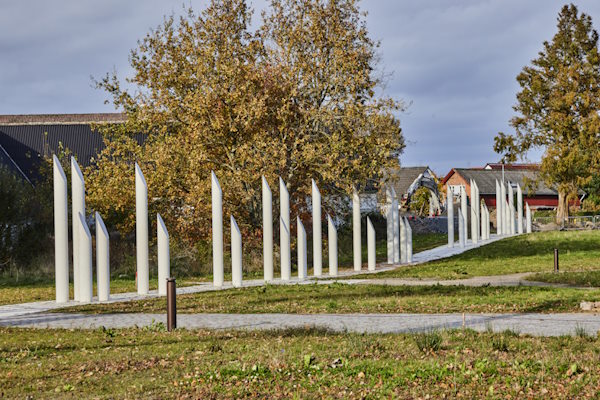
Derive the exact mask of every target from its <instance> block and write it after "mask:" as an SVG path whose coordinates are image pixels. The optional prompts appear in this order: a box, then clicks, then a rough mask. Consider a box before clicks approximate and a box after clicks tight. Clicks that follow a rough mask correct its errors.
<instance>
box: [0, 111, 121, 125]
mask: <svg viewBox="0 0 600 400" xmlns="http://www.w3.org/2000/svg"><path fill="white" fill-rule="evenodd" d="M124 121H125V114H123V113H94V114H15V115H0V125H4V126H7V125H82V124H91V123H118V122H124Z"/></svg>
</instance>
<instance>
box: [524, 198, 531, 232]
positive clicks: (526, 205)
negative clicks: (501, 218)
mask: <svg viewBox="0 0 600 400" xmlns="http://www.w3.org/2000/svg"><path fill="white" fill-rule="evenodd" d="M525 214H526V216H525V219H526V223H527V229H526V232H527V233H531V207H529V203H525Z"/></svg>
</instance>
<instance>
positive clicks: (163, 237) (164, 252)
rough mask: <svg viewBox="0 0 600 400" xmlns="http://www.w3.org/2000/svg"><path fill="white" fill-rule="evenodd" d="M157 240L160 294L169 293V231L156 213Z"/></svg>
mask: <svg viewBox="0 0 600 400" xmlns="http://www.w3.org/2000/svg"><path fill="white" fill-rule="evenodd" d="M156 240H157V247H158V295H159V296H166V295H167V279H168V278H170V277H171V251H170V247H169V231H168V230H167V227H166V225H165V221H163V219H162V217H161V216H160V214H156Z"/></svg>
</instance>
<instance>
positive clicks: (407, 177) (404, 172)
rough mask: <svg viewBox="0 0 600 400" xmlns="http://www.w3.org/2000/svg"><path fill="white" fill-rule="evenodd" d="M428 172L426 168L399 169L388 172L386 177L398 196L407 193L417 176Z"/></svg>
mask: <svg viewBox="0 0 600 400" xmlns="http://www.w3.org/2000/svg"><path fill="white" fill-rule="evenodd" d="M427 171H430V170H429V167H428V166H426V165H425V166H419V167H399V168H394V169H393V170H390V171H388V174H389V175H388V177H389V180H390V182H391V183H392V185H393V187H394V190H395V191H396V194H397V195H398V196H402V195H404V194H406V193H407V192H408V189H409V188H410V185H412V184H413V182H414V181H415V180H416V179H417V178H418V177H419V175H421V174H423V173H425V172H427Z"/></svg>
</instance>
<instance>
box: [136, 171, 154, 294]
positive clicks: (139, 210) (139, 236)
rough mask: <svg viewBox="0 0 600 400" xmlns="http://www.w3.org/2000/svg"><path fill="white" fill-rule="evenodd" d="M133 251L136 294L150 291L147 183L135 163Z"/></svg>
mask: <svg viewBox="0 0 600 400" xmlns="http://www.w3.org/2000/svg"><path fill="white" fill-rule="evenodd" d="M135 251H136V262H137V291H138V294H148V292H149V291H150V265H149V257H148V185H147V184H146V179H144V174H142V170H141V169H140V166H139V165H138V164H137V163H135Z"/></svg>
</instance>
